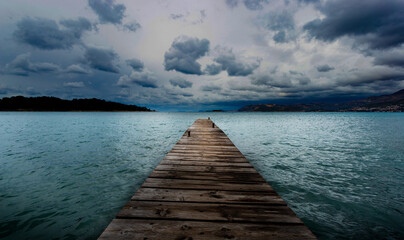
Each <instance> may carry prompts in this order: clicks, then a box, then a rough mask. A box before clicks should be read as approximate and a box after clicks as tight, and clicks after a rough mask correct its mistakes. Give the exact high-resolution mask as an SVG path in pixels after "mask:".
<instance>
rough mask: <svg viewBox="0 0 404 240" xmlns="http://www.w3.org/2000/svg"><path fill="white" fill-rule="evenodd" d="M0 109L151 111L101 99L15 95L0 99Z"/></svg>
mask: <svg viewBox="0 0 404 240" xmlns="http://www.w3.org/2000/svg"><path fill="white" fill-rule="evenodd" d="M0 111H108V112H109V111H147V112H148V111H151V110H150V109H148V108H145V107H139V106H136V105H127V104H122V103H117V102H110V101H105V100H102V99H97V98H91V99H73V100H64V99H60V98H56V97H23V96H15V97H10V98H7V97H6V98H3V99H0Z"/></svg>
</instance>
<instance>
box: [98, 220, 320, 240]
mask: <svg viewBox="0 0 404 240" xmlns="http://www.w3.org/2000/svg"><path fill="white" fill-rule="evenodd" d="M99 239H103V240H104V239H118V240H120V239H134V240H159V239H165V240H180V239H183V240H219V239H220V240H223V239H232V240H255V239H256V240H263V239H291V240H292V239H302V240H303V239H315V237H314V235H313V234H312V233H311V232H310V231H307V227H306V226H304V225H301V224H297V225H285V224H254V223H221V222H198V221H170V220H143V219H114V220H113V221H112V222H111V224H110V225H109V226H108V227H107V229H106V230H105V231H104V233H103V234H102V235H101V236H100V238H99Z"/></svg>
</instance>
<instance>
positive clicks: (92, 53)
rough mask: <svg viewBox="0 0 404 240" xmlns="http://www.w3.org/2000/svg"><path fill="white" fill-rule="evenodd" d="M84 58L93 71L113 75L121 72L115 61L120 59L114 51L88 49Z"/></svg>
mask: <svg viewBox="0 0 404 240" xmlns="http://www.w3.org/2000/svg"><path fill="white" fill-rule="evenodd" d="M84 58H85V63H86V64H88V65H89V66H90V67H91V68H93V69H97V70H100V71H105V72H112V73H118V72H119V69H118V68H117V67H116V66H115V64H114V61H115V60H116V59H118V55H117V54H116V53H115V52H114V51H113V50H110V49H103V48H96V47H87V48H86V52H85V54H84Z"/></svg>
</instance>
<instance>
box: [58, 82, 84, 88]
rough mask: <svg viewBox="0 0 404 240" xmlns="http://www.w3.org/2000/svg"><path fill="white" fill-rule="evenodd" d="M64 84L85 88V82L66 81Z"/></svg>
mask: <svg viewBox="0 0 404 240" xmlns="http://www.w3.org/2000/svg"><path fill="white" fill-rule="evenodd" d="M63 86H65V87H70V88H83V87H85V85H84V83H83V82H65V83H63Z"/></svg>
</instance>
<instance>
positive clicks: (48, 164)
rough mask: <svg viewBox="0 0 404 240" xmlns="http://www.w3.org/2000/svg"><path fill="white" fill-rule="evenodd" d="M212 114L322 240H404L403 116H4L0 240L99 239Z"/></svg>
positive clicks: (0, 129) (0, 153)
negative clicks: (183, 137) (182, 139)
mask: <svg viewBox="0 0 404 240" xmlns="http://www.w3.org/2000/svg"><path fill="white" fill-rule="evenodd" d="M208 116H210V117H211V118H212V119H213V120H214V121H215V122H216V124H217V125H218V126H219V127H220V128H221V129H222V130H223V131H225V132H226V134H227V135H228V136H229V137H230V138H231V140H232V141H233V142H234V143H235V145H236V146H237V147H238V148H239V149H240V151H241V152H243V153H244V154H245V156H246V157H247V158H248V159H249V160H250V161H251V163H252V164H253V165H254V166H255V167H256V168H257V169H258V170H259V172H260V173H261V174H262V175H263V176H264V177H265V179H266V180H267V181H269V182H270V183H271V185H272V186H273V187H274V188H275V190H276V191H277V192H278V193H279V194H280V195H281V196H282V197H283V198H284V199H285V200H286V201H287V202H288V204H289V205H290V206H291V207H292V208H293V210H294V211H295V212H296V213H297V215H298V216H299V217H300V218H302V219H303V221H304V222H305V223H306V225H307V226H309V228H310V229H311V230H312V231H313V232H314V233H315V234H316V235H317V236H318V237H319V238H320V239H354V238H355V239H374V238H378V239H403V238H404V114H403V113H34V112H20V113H11V112H9V113H4V112H3V113H0V238H5V239H55V238H58V239H95V238H97V237H98V236H99V234H101V232H102V231H103V230H104V228H105V227H106V226H107V225H108V223H109V222H110V221H111V219H112V218H113V217H114V215H115V214H116V213H117V212H118V211H119V210H120V208H121V207H122V206H123V205H124V204H125V203H126V202H127V201H128V200H129V199H130V197H131V196H132V195H133V193H134V192H135V191H136V189H137V188H138V187H139V186H140V185H141V183H142V182H143V180H144V179H145V178H146V177H147V176H148V174H149V173H150V172H151V171H152V170H153V169H154V167H155V166H156V165H157V164H158V163H159V162H160V160H161V159H162V158H163V157H164V155H165V154H166V153H167V152H168V151H169V150H170V149H171V148H172V146H173V145H174V144H175V143H176V142H177V140H178V139H179V138H180V136H181V135H182V133H183V132H184V131H185V130H186V129H187V128H188V127H189V126H190V125H191V124H192V123H193V122H194V120H195V119H197V118H207V117H208Z"/></svg>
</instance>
